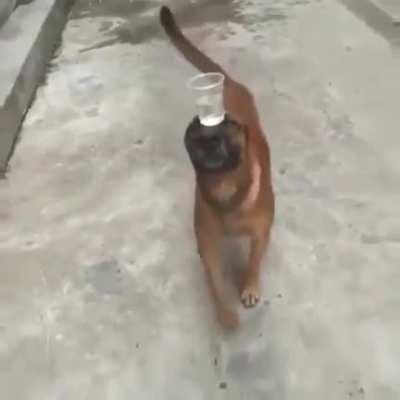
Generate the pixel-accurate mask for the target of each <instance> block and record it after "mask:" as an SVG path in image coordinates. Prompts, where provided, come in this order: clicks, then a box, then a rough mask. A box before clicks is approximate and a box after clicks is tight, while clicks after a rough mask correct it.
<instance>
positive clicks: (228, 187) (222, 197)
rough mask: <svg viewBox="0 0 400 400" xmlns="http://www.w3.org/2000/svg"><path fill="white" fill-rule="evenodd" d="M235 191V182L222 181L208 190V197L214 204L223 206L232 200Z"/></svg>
mask: <svg viewBox="0 0 400 400" xmlns="http://www.w3.org/2000/svg"><path fill="white" fill-rule="evenodd" d="M237 191H238V187H237V184H236V183H235V182H232V181H229V180H222V181H221V182H219V183H217V184H215V185H213V187H212V188H211V190H210V196H211V197H212V199H213V200H214V201H215V202H217V203H219V204H221V205H225V204H227V203H229V202H230V201H231V200H232V198H233V197H234V196H235V194H236V193H237Z"/></svg>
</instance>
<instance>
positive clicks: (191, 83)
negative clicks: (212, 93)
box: [186, 72, 225, 90]
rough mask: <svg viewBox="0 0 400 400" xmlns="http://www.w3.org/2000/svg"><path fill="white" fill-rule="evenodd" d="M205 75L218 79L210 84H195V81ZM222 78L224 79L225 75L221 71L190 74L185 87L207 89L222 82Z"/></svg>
mask: <svg viewBox="0 0 400 400" xmlns="http://www.w3.org/2000/svg"><path fill="white" fill-rule="evenodd" d="M206 77H215V78H219V79H218V80H216V82H215V83H210V84H208V85H204V86H200V85H199V86H196V85H195V84H194V82H195V81H197V80H200V79H202V78H206ZM224 80H225V75H224V74H222V73H221V72H206V73H201V74H197V75H195V76H192V77H191V78H190V79H188V81H187V82H186V87H187V88H188V89H192V90H208V89H212V88H215V87H217V86H219V85H222V84H223V83H224Z"/></svg>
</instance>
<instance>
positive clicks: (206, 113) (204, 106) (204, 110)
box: [196, 93, 225, 126]
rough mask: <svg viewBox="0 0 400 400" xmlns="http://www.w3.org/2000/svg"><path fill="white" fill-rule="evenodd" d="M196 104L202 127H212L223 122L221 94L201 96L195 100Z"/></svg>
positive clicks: (223, 111) (223, 110)
mask: <svg viewBox="0 0 400 400" xmlns="http://www.w3.org/2000/svg"><path fill="white" fill-rule="evenodd" d="M196 104H197V112H198V115H199V119H200V122H201V123H202V125H205V126H214V125H218V124H219V123H221V122H222V121H223V120H224V117H225V109H224V99H223V95H222V93H215V94H206V95H204V96H201V97H199V98H198V99H197V101H196Z"/></svg>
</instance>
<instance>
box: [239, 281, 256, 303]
mask: <svg viewBox="0 0 400 400" xmlns="http://www.w3.org/2000/svg"><path fill="white" fill-rule="evenodd" d="M240 300H241V301H242V304H243V305H244V306H245V307H246V308H251V307H254V306H256V305H257V304H258V302H259V301H260V289H259V287H258V285H257V284H254V283H251V284H246V286H245V287H244V289H243V291H242V294H241V295H240Z"/></svg>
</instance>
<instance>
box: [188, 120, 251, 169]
mask: <svg viewBox="0 0 400 400" xmlns="http://www.w3.org/2000/svg"><path fill="white" fill-rule="evenodd" d="M246 144H247V134H246V129H245V128H244V127H243V126H241V125H240V124H239V123H237V122H235V121H233V120H231V119H230V118H228V117H226V118H225V119H224V121H223V122H221V123H220V124H219V125H216V126H204V125H201V123H200V120H199V118H198V117H196V118H194V119H193V121H192V122H191V123H190V125H189V126H188V128H187V130H186V134H185V147H186V150H187V151H188V153H189V157H190V160H191V161H192V164H193V166H194V168H195V170H196V171H198V172H202V173H212V172H224V171H231V170H234V169H236V168H237V167H238V166H239V165H240V163H241V161H242V160H243V157H244V154H245V149H246Z"/></svg>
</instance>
